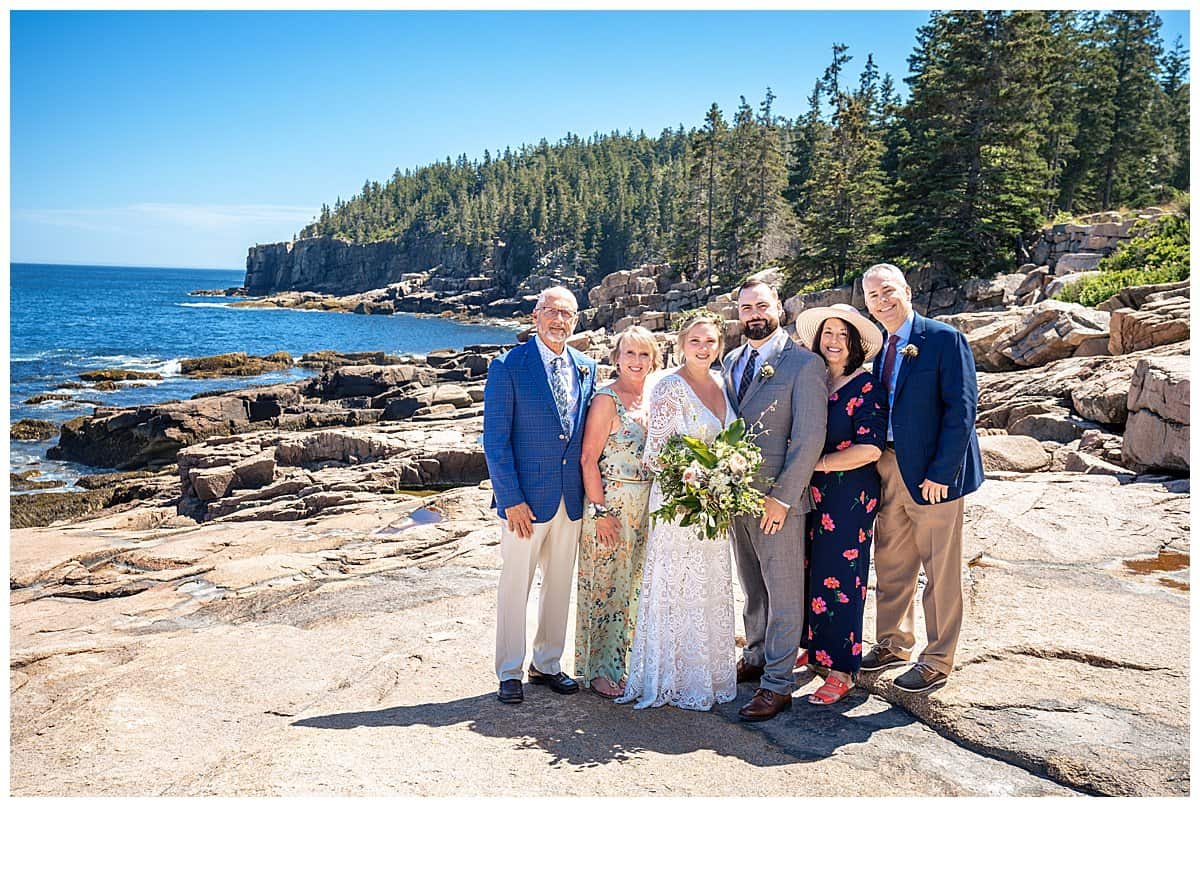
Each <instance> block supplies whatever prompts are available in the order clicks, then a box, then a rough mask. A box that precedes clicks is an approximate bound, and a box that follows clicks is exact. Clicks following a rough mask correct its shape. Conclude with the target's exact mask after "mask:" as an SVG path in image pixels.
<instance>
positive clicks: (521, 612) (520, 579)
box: [496, 502, 583, 681]
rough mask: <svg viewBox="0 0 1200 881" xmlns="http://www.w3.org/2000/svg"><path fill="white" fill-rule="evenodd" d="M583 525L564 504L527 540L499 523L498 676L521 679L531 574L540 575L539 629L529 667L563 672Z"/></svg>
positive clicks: (523, 670) (505, 522)
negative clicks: (563, 656)
mask: <svg viewBox="0 0 1200 881" xmlns="http://www.w3.org/2000/svg"><path fill="white" fill-rule="evenodd" d="M582 526H583V520H582V519H580V520H571V519H570V518H569V517H568V516H567V508H566V505H565V503H563V502H559V504H558V512H557V513H556V514H555V515H554V517H553V518H552V519H551V520H550V522H549V523H534V524H533V536H532V537H531V538H518V537H517V534H516V533H515V532H512V531H511V530H510V529H509V528H508V522H507V521H503V520H502V521H501V522H500V530H501V531H500V559H501V560H502V561H503V566H502V568H501V570H500V588H499V591H498V593H497V596H496V676H497V678H498V679H500V680H501V681H504V680H505V679H521V678H523V677H524V675H525V608H526V606H527V605H528V603H529V588H530V587H531V586H532V584H533V574H534V571H535V570H536V569H537V568H538V567H539V566H540V567H541V570H542V589H541V598H540V600H539V602H538V627H537V633H536V634H534V637H533V666H535V667H537V669H538V670H539V671H541V672H542V673H549V674H554V673H558V672H559V671H560V670H561V669H562V666H561V664H562V654H563V649H564V648H565V646H566V641H567V612H568V610H569V609H570V606H571V581H572V579H573V578H574V576H575V555H576V553H577V552H578V550H579V531H580V528H581V527H582Z"/></svg>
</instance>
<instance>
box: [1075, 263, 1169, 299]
mask: <svg viewBox="0 0 1200 881" xmlns="http://www.w3.org/2000/svg"><path fill="white" fill-rule="evenodd" d="M1187 277H1188V267H1187V264H1186V263H1184V264H1183V265H1178V264H1172V265H1170V266H1160V267H1156V268H1153V269H1117V270H1114V271H1111V272H1105V273H1102V274H1101V275H1093V276H1089V277H1088V278H1084V279H1081V280H1080V281H1077V282H1075V283H1074V284H1072V285H1068V286H1067V287H1066V288H1065V289H1064V290H1063V291H1062V292H1061V293H1060V294H1059V295H1058V297H1057V299H1059V300H1066V301H1067V302H1068V303H1082V304H1083V305H1084V306H1095V305H1096V304H1097V303H1102V302H1104V301H1105V300H1107V299H1108V298H1109V297H1111V296H1112V295H1113V294H1118V293H1120V292H1121V291H1123V290H1125V288H1132V287H1137V286H1138V285H1144V284H1166V283H1167V282H1169V281H1183V280H1184V279H1185V278H1187Z"/></svg>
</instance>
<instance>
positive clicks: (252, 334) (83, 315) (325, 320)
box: [9, 263, 514, 488]
mask: <svg viewBox="0 0 1200 881" xmlns="http://www.w3.org/2000/svg"><path fill="white" fill-rule="evenodd" d="M10 270H11V275H10V280H11V285H10V291H11V296H10V301H9V331H10V343H9V363H10V368H11V374H10V384H9V395H10V397H9V419H10V422H16V421H17V420H18V419H44V420H49V421H51V422H54V423H57V424H61V423H63V422H66V421H67V420H68V419H73V418H74V417H76V416H85V415H90V414H91V412H92V406H93V405H92V404H91V403H87V401H92V402H97V403H100V404H103V405H105V406H118V407H123V406H132V405H136V404H146V403H157V402H160V401H169V400H180V399H186V398H190V397H192V396H193V395H195V394H196V393H198V392H204V391H211V390H215V389H236V388H245V387H247V386H254V385H272V384H275V383H279V382H286V381H289V380H294V379H300V378H303V377H305V376H311V375H312V374H313V371H311V370H301V369H299V368H293V369H291V370H287V371H282V372H279V373H268V374H263V375H261V376H253V377H244V378H238V377H229V378H222V379H188V378H186V377H184V376H181V375H180V372H179V362H180V359H182V358H196V357H201V356H204V355H219V354H221V353H223V352H248V353H250V354H256V355H263V354H268V353H270V352H277V351H279V350H284V351H287V352H290V353H291V354H292V355H293V356H294V357H299V356H300V355H302V354H304V353H305V352H315V351H319V350H321V349H333V350H336V351H339V352H351V351H353V352H371V351H384V352H388V353H391V354H396V355H400V354H406V353H419V354H421V353H425V352H428V351H431V350H433V349H441V348H461V347H463V346H466V345H470V344H472V343H511V342H513V341H514V331H513V330H512V329H511V328H504V327H495V326H489V325H478V324H461V323H458V322H454V321H448V320H446V319H443V318H433V317H425V316H415V315H355V314H347V313H337V312H308V311H301V310H293V309H237V308H233V307H231V306H230V305H229V302H230V301H229V300H228V299H227V298H218V297H192V296H188V293H189V292H190V291H193V290H213V289H219V288H228V287H236V286H238V285H240V284H241V283H242V280H243V273H242V272H240V271H238V270H216V269H151V268H139V267H118V266H60V265H50V264H40V263H39V264H35V263H13V264H11V265H10ZM103 368H126V369H130V370H147V371H153V372H156V373H159V374H162V376H163V379H161V380H159V381H155V382H151V383H149V384H148V385H144V386H140V387H139V386H134V387H130V386H124V387H122V388H119V389H116V390H114V391H97V390H95V389H92V388H79V389H73V388H70V387H67V386H64V383H69V382H78V381H79V374H80V373H83V372H85V371H88V370H98V369H103ZM47 393H61V394H69V395H71V396H72V400H63V401H46V402H43V403H40V404H25V403H23V402H24V401H26V400H28V399H29V398H32V397H34V396H36V395H40V394H47ZM57 442H58V438H57V435H56V436H55V437H53V438H50V439H48V440H43V441H16V440H12V441H10V448H9V449H10V452H9V464H10V467H11V470H12V471H16V472H19V471H25V470H28V469H31V468H36V469H38V470H39V471H41V472H42V478H53V479H58V480H64V481H66V482H67V484H68V488H69V486H70V485H72V484H73V483H74V481H75V480H76V479H77V478H78V477H79V476H80V475H82V474H87V473H94V472H96V471H104V470H110V469H97V468H90V467H88V466H86V465H78V464H75V463H71V462H56V461H50V460H47V459H46V458H45V452H46V450H48V449H49V448H50V447H52V446H53V445H54V444H55V443H57Z"/></svg>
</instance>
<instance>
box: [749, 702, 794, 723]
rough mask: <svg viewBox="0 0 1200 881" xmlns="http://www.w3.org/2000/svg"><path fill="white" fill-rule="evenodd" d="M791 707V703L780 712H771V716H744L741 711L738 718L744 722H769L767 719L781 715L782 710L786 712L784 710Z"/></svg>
mask: <svg viewBox="0 0 1200 881" xmlns="http://www.w3.org/2000/svg"><path fill="white" fill-rule="evenodd" d="M789 709H791V704H788V706H786V707H784V708H783V709H782V710H780V711H779V712H778V713H772V714H771V715H769V716H743V715H742V714H741V713H740V712H739V713H738V718H739V719H741V720H742V721H743V722H767V721H769V720H771V719H774V718H775V717H776V716H778V715H779V713H782V712H784V711H786V710H789Z"/></svg>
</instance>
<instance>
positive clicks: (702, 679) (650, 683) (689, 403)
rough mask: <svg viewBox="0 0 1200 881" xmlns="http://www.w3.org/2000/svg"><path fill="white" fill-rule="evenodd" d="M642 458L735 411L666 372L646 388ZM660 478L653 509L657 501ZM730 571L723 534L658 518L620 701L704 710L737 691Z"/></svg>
mask: <svg viewBox="0 0 1200 881" xmlns="http://www.w3.org/2000/svg"><path fill="white" fill-rule="evenodd" d="M649 411H650V415H649V428H648V432H647V438H646V452H645V460H646V462H647V463H649V464H650V465H651V467H657V462H658V454H659V452H660V451H661V450H662V447H663V445H664V444H665V443H666V442H667V439H668V438H670V437H671V436H672V435H676V434H684V435H690V436H692V437H697V438H700V439H702V440H704V441H710V440H712V438H713V437H714V436H716V434H717V433H718V432H720V431H721V429H723V428H725V427H726V426H728V425H729V423H730V422H732V421H733V420H734V419H735V418H736V417H735V416H734V413H733V407H732V406H730V405H729V401H728V399H726V401H725V420H724V422H722V421H721V420H719V419H718V418H717V416H716V414H714V413H713V412H712V411H711V410H709V409H708V408H707V407H705V406H704V404H703V402H702V401H701V400H700V398H699V396H697V394H696V393H695V392H694V391H692V388H691V386H689V385H688V384H687V381H686V380H685V379H684V378H683V377H682V376H679V375H678V374H675V373H670V374H667V375H666V376H664V377H663V378H662V379H661V380H659V381H658V383H657V384H656V385H655V386H654V389H653V391H652V392H651V395H650V405H649ZM662 501H663V496H662V490H661V489H660V488H659V485H658V481H657V480H655V481H654V485H653V486H652V488H651V490H650V510H651V511H653V510H655V509H657V508H659V507H660V506H661V505H662ZM733 640H734V624H733V576H732V567H731V560H730V547H729V539H728V538H719V539H711V540H710V539H703V538H700V537H699V536H698V534H697V532H696V529H695V527H691V526H688V527H681V526H676V525H675V524H673V523H656V524H654V525H652V526H651V528H650V537H649V539H648V541H647V544H646V567H645V569H644V571H643V575H642V587H641V594H640V597H639V599H638V613H637V627H636V629H635V631H634V637H633V649H632V653H631V657H630V662H629V672H628V678H627V679H626V685H625V693H624V694H623V695H622V696H621V697H620V698H618V699H617V702H618V703H630V702H632V701H637V704H636V705H635V708H636V709H643V708H645V707H661V706H663V705H664V704H671V705H673V706H676V707H682V708H683V709H686V710H707V709H709V708H711V707H712V705H713V704H714V703H725V702H726V701H731V700H733V699H734V698H735V697H736V696H737V672H736V663H737V661H736V658H735V652H736V649H735V648H734V643H733Z"/></svg>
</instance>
